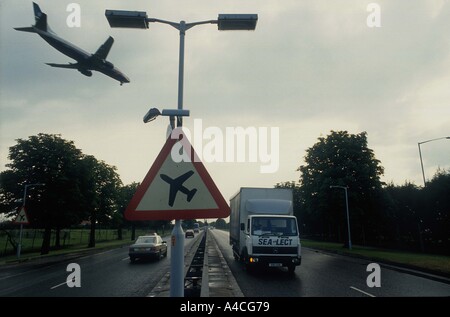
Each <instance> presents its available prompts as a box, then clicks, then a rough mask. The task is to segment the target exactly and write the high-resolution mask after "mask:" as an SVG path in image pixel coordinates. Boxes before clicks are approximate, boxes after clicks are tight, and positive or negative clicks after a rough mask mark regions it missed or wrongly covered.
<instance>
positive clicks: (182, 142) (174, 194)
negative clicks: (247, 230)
mask: <svg viewBox="0 0 450 317" xmlns="http://www.w3.org/2000/svg"><path fill="white" fill-rule="evenodd" d="M175 132H180V133H179V138H168V139H167V140H166V143H165V144H164V146H163V148H162V149H161V152H160V153H159V155H158V156H157V158H156V160H155V162H154V163H153V165H152V167H151V168H150V170H149V171H148V173H147V175H146V176H145V178H144V180H143V181H142V183H141V185H139V187H138V188H137V190H136V193H135V194H134V196H133V198H132V199H131V201H130V203H129V205H128V207H127V209H126V210H125V218H126V219H127V220H130V221H136V220H138V221H139V220H173V219H175V226H174V228H173V231H172V237H171V251H170V256H171V259H170V261H171V276H170V295H171V297H183V296H184V232H183V228H182V227H181V220H182V219H197V218H199V219H206V218H226V217H228V216H229V215H230V208H229V206H228V204H227V203H226V201H225V199H224V198H223V196H222V194H221V193H220V191H219V189H218V188H217V186H216V185H215V184H214V181H213V180H212V178H211V176H210V175H209V173H208V171H207V170H206V168H205V166H204V165H203V163H202V162H201V161H200V159H199V157H198V156H197V154H196V153H195V151H194V149H193V147H192V145H191V143H190V142H189V140H188V139H187V138H186V137H185V136H184V134H183V133H182V132H181V129H179V130H178V131H176V130H174V133H172V136H174V135H175V134H176V133H175Z"/></svg>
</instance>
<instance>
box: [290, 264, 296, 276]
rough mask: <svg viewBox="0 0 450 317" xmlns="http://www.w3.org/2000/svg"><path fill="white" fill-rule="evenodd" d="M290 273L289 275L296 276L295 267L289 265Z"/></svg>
mask: <svg viewBox="0 0 450 317" xmlns="http://www.w3.org/2000/svg"><path fill="white" fill-rule="evenodd" d="M288 272H289V274H294V272H295V265H288Z"/></svg>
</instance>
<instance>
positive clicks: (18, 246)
mask: <svg viewBox="0 0 450 317" xmlns="http://www.w3.org/2000/svg"><path fill="white" fill-rule="evenodd" d="M44 185H45V184H27V185H25V186H24V190H23V199H22V208H25V202H26V199H27V189H28V187H33V186H44ZM22 232H23V223H21V224H20V231H19V244H18V245H17V259H18V260H20V252H21V251H22Z"/></svg>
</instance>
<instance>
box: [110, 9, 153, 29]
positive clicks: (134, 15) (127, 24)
mask: <svg viewBox="0 0 450 317" xmlns="http://www.w3.org/2000/svg"><path fill="white" fill-rule="evenodd" d="M105 16H106V19H108V22H109V25H110V26H111V27H112V28H133V29H148V22H147V13H146V12H145V11H124V10H106V11H105Z"/></svg>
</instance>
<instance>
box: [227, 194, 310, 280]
mask: <svg viewBox="0 0 450 317" xmlns="http://www.w3.org/2000/svg"><path fill="white" fill-rule="evenodd" d="M231 208H232V212H231V217H230V224H231V228H230V244H231V246H232V249H233V254H234V257H235V259H236V260H240V261H242V262H243V263H245V265H246V267H247V268H251V267H254V266H267V267H287V268H288V270H289V272H294V271H295V268H296V266H298V265H300V264H301V243H300V238H299V230H298V225H297V218H296V217H295V216H293V207H292V192H291V191H289V190H284V189H257V188H243V189H241V194H239V195H236V196H235V197H234V198H232V200H231ZM233 208H234V211H233ZM238 221H239V224H238Z"/></svg>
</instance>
